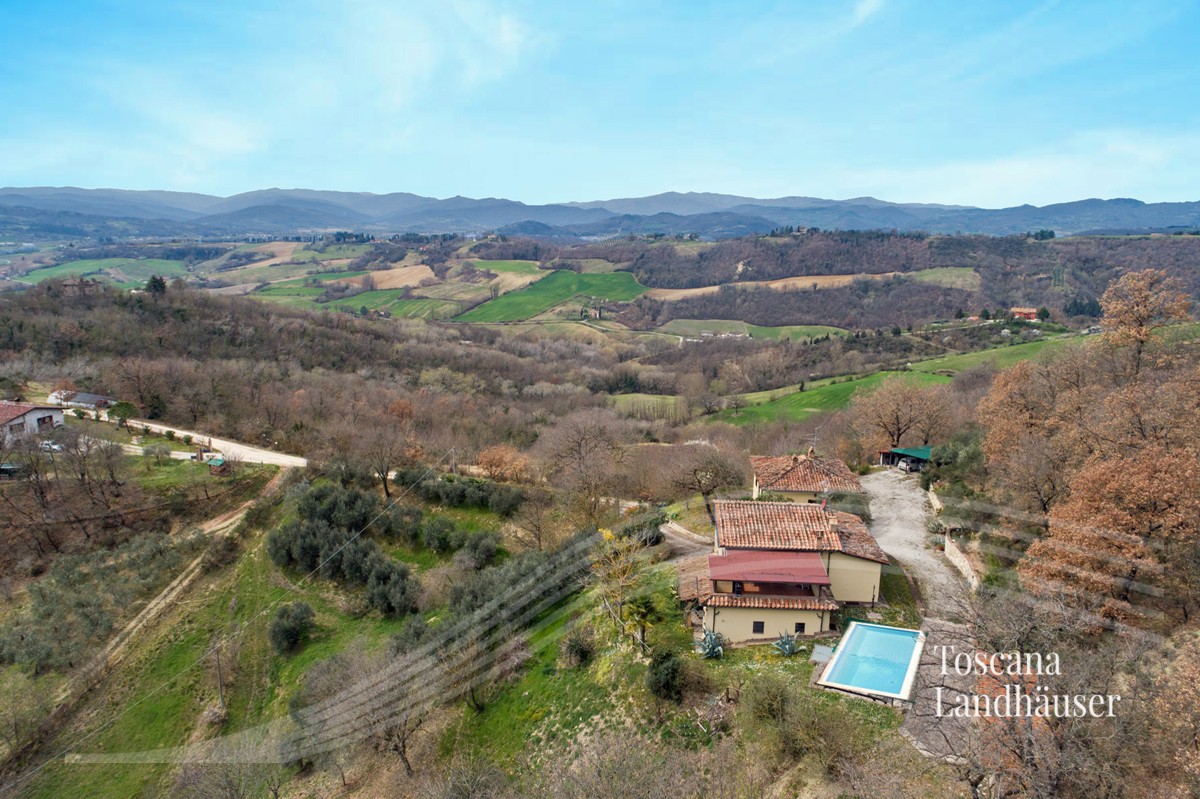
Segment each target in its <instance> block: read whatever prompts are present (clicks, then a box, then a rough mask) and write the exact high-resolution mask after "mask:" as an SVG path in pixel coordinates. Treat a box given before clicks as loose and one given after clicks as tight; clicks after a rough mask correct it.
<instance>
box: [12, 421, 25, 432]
mask: <svg viewBox="0 0 1200 799" xmlns="http://www.w3.org/2000/svg"><path fill="white" fill-rule="evenodd" d="M8 432H10V433H14V434H15V433H24V432H25V423H24V422H17V423H16V424H14V425H9V427H8Z"/></svg>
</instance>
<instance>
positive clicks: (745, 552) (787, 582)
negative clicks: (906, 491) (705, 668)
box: [680, 501, 888, 643]
mask: <svg viewBox="0 0 1200 799" xmlns="http://www.w3.org/2000/svg"><path fill="white" fill-rule="evenodd" d="M715 509H716V519H717V529H716V535H715V537H714V538H715V540H714V544H715V547H714V552H713V554H711V555H709V556H708V557H707V561H708V562H707V570H706V572H707V573H702V572H700V573H695V574H693V575H687V574H686V573H681V578H680V596H681V597H694V598H695V599H696V601H697V602H698V604H699V605H700V606H701V607H702V608H703V614H704V626H705V627H706V628H708V629H710V630H714V631H716V632H719V633H721V634H722V635H724V636H725V637H726V638H728V639H729V640H730V641H733V642H735V643H736V642H748V641H767V640H770V639H773V638H775V637H777V636H778V635H779V634H780V633H784V632H786V633H788V634H800V635H817V634H820V633H825V632H828V631H829V630H830V629H831V625H832V615H833V613H834V611H836V610H838V609H839V608H840V607H842V605H845V604H862V603H874V602H875V601H877V600H878V599H879V579H880V575H881V573H882V569H883V564H885V563H887V562H888V557H887V555H886V554H884V552H883V550H882V549H880V548H879V544H878V543H876V541H875V539H874V538H873V537H872V536H871V533H870V532H869V531H868V530H867V527H866V525H865V524H864V523H863V521H862V519H860V518H859V517H857V516H855V515H854V514H851V513H844V512H838V511H831V510H827V509H826V508H824V507H821V506H819V505H810V504H800V503H794V502H753V501H718V502H717V503H715ZM689 579H691V580H694V581H695V582H694V584H692V585H685V581H686V580H689Z"/></svg>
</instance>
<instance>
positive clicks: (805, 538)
mask: <svg viewBox="0 0 1200 799" xmlns="http://www.w3.org/2000/svg"><path fill="white" fill-rule="evenodd" d="M714 507H715V509H716V516H717V543H718V544H719V545H720V546H722V547H728V548H729V549H772V550H793V551H800V552H844V553H846V554H847V555H852V556H853V557H856V558H864V559H866V560H873V561H875V562H877V563H888V562H889V559H888V556H887V554H886V553H885V552H884V551H883V550H882V549H880V547H879V543H878V542H877V541H876V540H875V537H874V536H872V535H871V532H870V530H868V529H867V525H866V524H864V523H863V520H862V519H860V518H859V517H857V516H855V515H854V514H853V513H845V512H844V511H827V510H825V509H824V508H822V507H821V506H820V505H809V504H807V503H799V502H753V501H742V500H718V501H717V502H715V503H714Z"/></svg>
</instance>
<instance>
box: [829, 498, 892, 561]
mask: <svg viewBox="0 0 1200 799" xmlns="http://www.w3.org/2000/svg"><path fill="white" fill-rule="evenodd" d="M835 527H836V528H837V533H838V537H839V538H841V539H842V552H845V553H846V554H847V555H853V556H854V557H856V558H864V559H866V560H873V561H875V562H876V563H883V564H887V563H890V562H891V559H890V558H889V557H888V556H887V553H886V552H884V551H883V550H882V549H881V548H880V546H879V542H878V541H876V540H875V536H873V535H871V531H870V530H868V529H867V525H866V524H864V523H863V520H862V519H860V518H859V517H857V516H855V515H854V514H853V513H846V512H845V511H838V512H837V513H836V514H835Z"/></svg>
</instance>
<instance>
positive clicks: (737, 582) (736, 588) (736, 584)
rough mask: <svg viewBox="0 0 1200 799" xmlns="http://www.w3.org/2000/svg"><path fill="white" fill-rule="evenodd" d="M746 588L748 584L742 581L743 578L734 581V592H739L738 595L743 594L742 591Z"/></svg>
mask: <svg viewBox="0 0 1200 799" xmlns="http://www.w3.org/2000/svg"><path fill="white" fill-rule="evenodd" d="M745 590H746V586H745V585H744V584H743V583H742V581H741V580H734V581H733V593H735V594H737V595H738V596H741V595H742V592H743V591H745Z"/></svg>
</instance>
